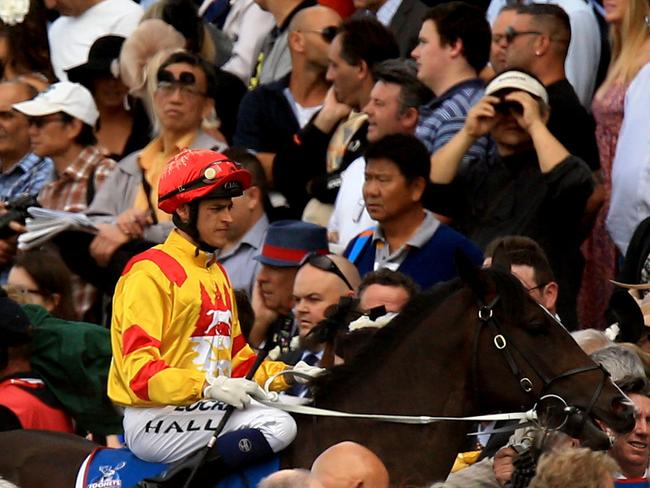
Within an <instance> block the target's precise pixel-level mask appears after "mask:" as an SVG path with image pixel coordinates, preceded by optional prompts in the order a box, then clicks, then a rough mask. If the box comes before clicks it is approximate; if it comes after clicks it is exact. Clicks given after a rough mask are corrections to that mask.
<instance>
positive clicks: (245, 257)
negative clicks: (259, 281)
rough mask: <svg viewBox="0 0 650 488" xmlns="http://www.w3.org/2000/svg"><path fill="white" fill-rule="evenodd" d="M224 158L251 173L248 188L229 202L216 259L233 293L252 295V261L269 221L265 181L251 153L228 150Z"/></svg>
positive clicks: (256, 265)
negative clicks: (229, 216)
mask: <svg viewBox="0 0 650 488" xmlns="http://www.w3.org/2000/svg"><path fill="white" fill-rule="evenodd" d="M225 155H227V156H228V157H230V158H232V159H233V160H234V161H236V162H238V163H239V164H241V165H242V166H243V167H244V168H245V169H247V170H248V171H250V172H251V174H252V175H253V179H252V181H251V186H250V187H249V188H248V189H247V190H246V191H244V194H243V195H242V196H240V197H237V198H233V200H232V210H231V214H232V217H233V219H232V220H233V221H232V223H231V224H230V227H229V228H228V235H227V243H226V245H225V246H224V247H223V248H221V249H219V250H218V251H217V252H218V254H217V257H218V258H219V261H220V262H221V264H223V267H224V268H226V272H227V273H228V278H230V282H231V283H232V287H233V288H234V289H242V290H244V291H246V293H247V294H248V296H249V298H250V297H252V294H253V284H254V283H255V276H256V275H257V270H258V269H259V267H260V262H259V261H256V260H254V259H253V257H254V256H257V255H258V254H259V253H260V252H261V249H262V244H263V243H264V237H265V236H266V229H267V228H268V226H269V219H268V218H267V216H266V212H265V209H264V202H265V201H266V198H267V196H266V189H267V184H266V177H265V176H264V170H263V169H262V165H261V163H260V161H259V159H257V158H256V157H255V156H254V155H253V154H252V153H250V152H248V151H246V150H243V149H228V150H226V151H225Z"/></svg>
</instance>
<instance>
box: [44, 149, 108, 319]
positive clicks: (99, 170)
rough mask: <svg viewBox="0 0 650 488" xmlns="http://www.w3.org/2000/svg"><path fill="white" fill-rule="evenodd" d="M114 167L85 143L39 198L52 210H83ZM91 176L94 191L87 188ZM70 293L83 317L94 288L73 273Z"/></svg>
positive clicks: (45, 187)
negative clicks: (85, 145)
mask: <svg viewBox="0 0 650 488" xmlns="http://www.w3.org/2000/svg"><path fill="white" fill-rule="evenodd" d="M115 167H116V163H115V161H113V160H112V159H109V158H107V157H106V156H104V155H103V154H102V153H101V152H100V150H99V149H97V147H95V146H88V147H86V148H84V149H83V150H82V151H81V153H79V156H77V159H75V160H74V161H73V162H72V163H71V164H70V165H69V166H68V167H67V168H66V169H65V170H64V171H63V172H62V173H61V174H60V175H59V177H58V178H56V179H55V180H53V181H51V182H50V183H48V184H47V185H45V186H44V187H43V189H42V190H41V192H40V193H39V195H38V201H39V203H40V204H41V206H42V207H44V208H49V209H52V210H63V211H65V212H83V211H84V210H86V208H87V207H89V206H90V202H89V201H88V200H89V197H91V196H92V195H91V193H97V191H98V190H99V189H100V188H101V186H102V184H103V183H104V181H106V177H107V176H108V175H109V174H110V172H111V171H113V169H114V168H115ZM90 178H92V179H93V180H92V184H93V188H94V192H89V191H88V182H89V180H90ZM72 293H73V303H74V304H75V311H76V312H77V315H78V316H79V317H80V318H83V317H84V315H85V314H86V312H88V310H90V308H91V307H92V305H93V303H94V301H95V297H96V295H97V293H96V290H95V287H93V286H92V285H91V284H89V283H86V282H85V281H83V280H82V279H81V278H80V277H79V276H77V275H75V274H73V275H72Z"/></svg>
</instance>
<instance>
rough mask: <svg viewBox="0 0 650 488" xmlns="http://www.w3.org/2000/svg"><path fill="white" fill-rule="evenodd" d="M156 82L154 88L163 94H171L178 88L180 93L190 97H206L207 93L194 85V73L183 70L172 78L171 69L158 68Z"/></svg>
mask: <svg viewBox="0 0 650 488" xmlns="http://www.w3.org/2000/svg"><path fill="white" fill-rule="evenodd" d="M156 78H157V81H158V84H157V86H156V89H157V91H158V93H160V94H161V95H163V96H169V95H172V94H173V93H174V92H176V90H177V89H178V90H180V92H181V95H186V96H188V95H189V96H192V97H206V96H207V93H204V92H202V91H201V90H199V88H198V87H197V86H196V77H195V76H194V73H190V72H189V71H183V72H182V73H181V74H180V75H179V76H178V78H174V75H173V74H172V72H171V71H167V70H165V69H163V70H160V71H159V72H158V75H157V77H156Z"/></svg>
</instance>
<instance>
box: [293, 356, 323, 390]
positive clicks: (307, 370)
mask: <svg viewBox="0 0 650 488" xmlns="http://www.w3.org/2000/svg"><path fill="white" fill-rule="evenodd" d="M293 371H295V372H296V373H299V374H297V375H295V376H294V377H293V378H294V380H295V382H296V383H300V384H301V385H304V384H305V383H307V382H308V381H310V380H312V379H314V378H316V377H317V376H320V375H322V374H323V373H324V372H325V368H319V367H318V366H310V365H309V364H307V363H306V362H304V361H299V362H298V363H297V364H296V365H295V366H294V367H293Z"/></svg>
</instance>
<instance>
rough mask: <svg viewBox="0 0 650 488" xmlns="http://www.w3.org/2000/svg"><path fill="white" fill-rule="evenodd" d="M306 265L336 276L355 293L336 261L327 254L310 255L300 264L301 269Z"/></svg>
mask: <svg viewBox="0 0 650 488" xmlns="http://www.w3.org/2000/svg"><path fill="white" fill-rule="evenodd" d="M305 264H310V265H311V266H313V267H314V268H318V269H320V270H321V271H325V272H327V273H332V274H335V275H336V276H338V277H339V278H341V279H342V280H343V282H344V283H345V284H346V286H347V287H348V288H349V289H350V290H352V291H354V287H353V286H352V285H351V284H350V282H349V281H348V279H347V278H346V277H345V275H344V274H343V272H342V271H341V269H340V268H339V267H338V266H337V265H336V263H335V262H334V261H332V259H331V258H330V257H329V256H327V255H325V254H308V255H307V256H305V259H303V261H302V263H300V267H302V266H304V265H305Z"/></svg>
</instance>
